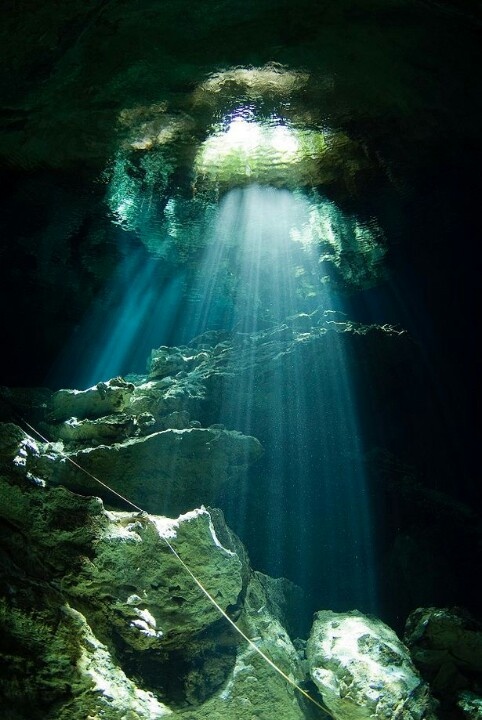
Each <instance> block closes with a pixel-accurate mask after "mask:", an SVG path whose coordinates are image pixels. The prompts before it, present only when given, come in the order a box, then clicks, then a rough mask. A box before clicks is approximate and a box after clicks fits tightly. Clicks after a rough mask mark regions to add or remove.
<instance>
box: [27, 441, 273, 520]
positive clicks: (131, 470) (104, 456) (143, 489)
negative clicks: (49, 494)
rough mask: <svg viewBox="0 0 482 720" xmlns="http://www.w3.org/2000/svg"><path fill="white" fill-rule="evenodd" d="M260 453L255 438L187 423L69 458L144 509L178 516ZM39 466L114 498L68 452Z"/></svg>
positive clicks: (55, 477) (82, 489)
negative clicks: (192, 425)
mask: <svg viewBox="0 0 482 720" xmlns="http://www.w3.org/2000/svg"><path fill="white" fill-rule="evenodd" d="M261 454H262V448H261V445H260V443H259V442H258V440H256V439H255V438H254V437H249V436H246V435H242V434H241V433H238V432H235V431H227V430H210V429H203V428H189V429H184V430H164V431H161V432H157V433H153V434H151V435H147V436H145V437H141V438H130V439H127V440H125V441H124V442H122V443H115V444H113V445H101V446H99V447H95V448H88V449H86V450H80V451H79V452H74V453H70V454H69V457H71V458H72V460H73V461H75V463H77V464H78V465H80V466H81V467H82V468H84V470H86V471H87V472H89V473H91V474H93V475H95V476H96V477H98V478H100V479H101V480H102V482H103V483H106V484H107V485H109V486H111V487H112V488H113V489H114V490H115V491H117V492H118V493H121V494H122V495H124V496H125V497H127V498H129V500H131V501H132V502H134V503H136V504H137V505H140V506H141V507H142V508H145V509H147V510H149V511H150V512H160V513H167V514H169V515H177V514H179V513H180V512H184V511H186V510H190V509H193V508H195V507H197V506H198V505H200V504H202V503H212V502H214V500H215V497H216V493H217V492H218V491H219V489H220V488H221V487H222V485H223V484H224V483H225V482H227V480H228V479H229V478H230V477H232V476H233V475H235V474H236V472H237V471H238V470H239V469H240V468H243V467H245V466H247V465H249V464H250V463H252V462H254V461H255V460H256V459H257V458H259V457H260V456H261ZM35 469H36V471H37V472H40V473H44V476H45V477H46V479H48V480H49V481H50V482H52V483H55V484H62V485H65V486H66V487H69V488H71V489H73V490H75V491H76V492H79V493H82V494H84V495H85V494H92V495H100V496H101V497H105V498H107V499H108V500H109V501H110V502H112V501H113V499H114V498H113V496H112V494H111V493H109V492H108V491H107V490H106V489H105V488H104V487H102V486H101V485H100V484H99V483H97V482H95V480H93V479H92V478H89V476H87V475H86V474H85V473H84V472H82V471H80V470H79V469H78V467H77V466H76V465H73V464H72V463H69V462H68V461H66V459H65V456H64V455H58V456H57V457H56V458H55V459H54V460H53V461H52V460H51V459H50V458H47V459H43V460H42V461H39V463H38V464H37V465H36V468H35Z"/></svg>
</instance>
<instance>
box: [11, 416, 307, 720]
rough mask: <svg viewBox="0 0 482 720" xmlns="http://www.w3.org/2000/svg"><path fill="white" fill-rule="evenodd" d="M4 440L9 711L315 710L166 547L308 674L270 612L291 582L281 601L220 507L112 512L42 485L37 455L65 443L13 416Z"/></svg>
mask: <svg viewBox="0 0 482 720" xmlns="http://www.w3.org/2000/svg"><path fill="white" fill-rule="evenodd" d="M0 448H1V449H2V452H1V474H0V518H1V525H0V527H1V529H2V533H3V534H2V539H3V545H4V550H5V552H3V553H2V554H0V570H1V572H0V597H1V601H0V619H1V621H2V627H3V628H4V630H3V632H2V636H1V637H0V661H1V662H2V663H4V664H5V665H7V666H8V667H9V673H8V675H6V676H5V677H2V678H0V706H1V710H2V717H5V719H6V720H26V718H29V720H85V718H89V717H90V718H100V717H102V718H104V719H105V720H126V719H127V718H128V719H129V720H156V719H157V718H161V717H164V716H173V717H180V718H183V719H184V720H188V719H189V720H251V718H252V717H253V716H255V717H262V718H263V720H279V718H283V720H303V718H305V717H311V716H310V715H309V714H308V715H307V714H306V712H305V710H304V709H303V703H302V702H301V701H300V699H299V697H298V696H297V692H296V691H295V690H294V689H293V687H292V686H291V685H290V684H289V683H287V682H286V680H285V679H283V678H282V677H281V676H280V675H278V674H277V673H276V672H275V671H274V670H273V668H272V667H271V666H270V665H269V664H267V663H266V662H265V661H264V660H263V659H262V658H261V657H260V656H259V654H258V653H257V652H256V651H255V649H254V648H253V647H252V646H250V645H248V644H246V642H245V641H244V640H243V639H242V638H241V637H240V636H239V635H238V634H237V633H236V632H235V630H234V628H233V627H232V626H231V625H230V624H228V622H227V621H226V620H225V619H223V618H222V617H221V615H220V613H219V611H218V609H216V608H215V607H214V606H213V604H212V603H211V602H210V601H209V600H208V598H207V597H206V595H205V594H204V593H203V592H202V590H201V589H200V587H199V586H198V585H197V584H196V582H195V581H194V580H193V577H192V576H191V575H190V574H189V572H187V570H186V567H185V566H183V564H182V563H181V562H180V560H179V559H178V558H176V556H175V555H174V554H173V553H172V551H171V550H170V548H169V546H168V544H167V542H169V543H170V544H171V545H172V547H173V548H174V549H175V551H176V553H178V554H179V557H180V558H182V560H183V561H184V562H185V563H186V565H187V567H189V569H190V570H191V572H193V573H194V574H195V576H196V577H197V578H199V580H200V582H201V583H202V584H203V586H204V587H205V588H206V589H207V590H208V591H209V592H210V593H211V595H212V596H213V597H214V598H215V600H216V603H217V604H218V605H219V606H220V607H221V608H222V609H223V610H225V611H226V612H227V613H228V615H229V616H231V617H232V618H233V620H234V621H236V622H237V624H238V626H239V627H240V628H241V629H242V630H243V632H245V633H246V635H247V636H248V637H250V638H252V640H253V642H254V643H255V644H256V646H258V647H259V648H260V649H261V650H262V651H263V652H265V653H266V654H267V655H268V657H270V658H271V659H272V660H273V662H275V663H276V664H277V665H279V667H280V668H281V669H282V670H283V672H285V673H286V674H287V675H288V676H289V677H291V678H293V680H294V681H295V682H303V679H304V676H303V667H302V664H301V663H300V660H299V657H298V654H297V652H296V650H295V648H294V646H293V644H292V643H291V641H290V639H289V636H288V634H287V633H286V630H285V629H284V627H283V625H282V623H281V622H280V620H279V619H278V618H277V617H276V616H275V615H274V614H273V612H272V610H271V608H278V609H279V608H280V606H281V604H282V598H281V596H282V595H283V593H282V592H281V590H282V582H281V581H276V582H275V581H273V584H274V586H276V587H277V588H278V589H277V593H276V597H273V598H272V599H271V598H270V597H269V593H270V582H269V581H268V580H267V579H266V578H265V577H264V576H261V575H260V574H258V573H253V572H252V570H251V568H250V566H249V561H248V558H247V555H246V551H245V550H244V548H243V546H242V544H241V542H240V541H239V540H238V539H237V538H236V536H235V535H234V534H233V533H232V532H231V531H230V530H229V528H228V527H227V526H226V524H225V522H224V519H223V515H222V513H221V512H220V511H219V510H215V509H210V510H206V509H204V508H198V509H196V510H194V511H192V512H190V513H187V514H185V515H183V516H181V517H179V518H178V519H177V520H172V519H168V518H165V517H159V516H153V515H145V514H139V513H126V512H106V511H105V510H104V508H103V505H102V502H101V501H100V500H99V499H98V498H92V497H83V496H81V495H75V494H74V493H72V492H71V491H69V490H68V489H66V488H64V487H50V486H48V485H45V484H41V483H36V482H32V481H31V479H30V477H29V473H30V471H29V470H28V469H27V468H28V466H29V464H31V463H34V462H36V461H38V458H39V457H41V456H42V453H45V452H51V451H52V449H51V448H50V449H49V448H46V447H42V446H41V445H36V444H35V443H33V441H32V440H31V439H30V438H29V437H28V436H27V435H26V434H25V433H23V432H22V431H21V430H19V429H18V428H17V427H16V426H14V425H11V424H10V425H9V424H7V425H0ZM22 449H24V451H25V452H24V454H20V450H22ZM18 457H20V459H21V462H20V463H16V459H17V458H18ZM166 541H167V542H166Z"/></svg>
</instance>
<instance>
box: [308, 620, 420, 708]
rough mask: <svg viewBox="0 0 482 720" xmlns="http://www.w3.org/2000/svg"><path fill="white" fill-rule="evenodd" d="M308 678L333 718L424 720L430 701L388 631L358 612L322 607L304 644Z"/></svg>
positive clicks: (406, 656) (402, 649) (403, 651)
mask: <svg viewBox="0 0 482 720" xmlns="http://www.w3.org/2000/svg"><path fill="white" fill-rule="evenodd" d="M306 654H307V659H308V663H309V668H310V674H311V677H312V679H313V681H314V683H315V684H316V686H317V687H318V689H319V691H320V693H321V694H322V696H323V701H324V703H325V705H326V706H327V708H328V710H329V711H330V713H331V714H332V716H333V718H335V720H374V719H375V718H376V720H428V719H429V718H430V719H433V718H434V715H433V701H432V700H431V697H430V694H429V689H428V686H427V685H426V684H425V683H424V682H423V680H422V679H421V677H420V675H419V674H418V672H417V670H416V669H415V667H414V666H413V663H412V661H411V659H410V654H409V652H408V650H407V648H406V647H405V646H404V645H403V644H402V643H401V642H400V640H399V639H398V638H397V636H396V634H395V633H394V631H393V630H391V629H390V628H389V627H388V626H387V625H385V624H384V623H382V622H381V620H377V619H376V618H374V617H369V616H366V615H363V614H362V613H360V612H358V611H357V610H353V611H352V612H347V613H335V612H332V611H331V610H323V611H321V612H318V613H317V614H316V616H315V621H314V624H313V628H312V631H311V635H310V638H309V640H308V644H307V648H306Z"/></svg>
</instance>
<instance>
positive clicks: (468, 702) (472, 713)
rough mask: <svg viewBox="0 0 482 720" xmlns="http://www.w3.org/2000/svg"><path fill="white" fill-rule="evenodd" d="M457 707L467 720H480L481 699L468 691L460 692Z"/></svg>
mask: <svg viewBox="0 0 482 720" xmlns="http://www.w3.org/2000/svg"><path fill="white" fill-rule="evenodd" d="M457 706H458V707H459V708H460V710H461V711H462V713H463V716H464V718H467V720H482V697H480V696H478V695H475V694H474V693H472V692H469V691H464V692H461V693H460V695H459V699H458V702H457Z"/></svg>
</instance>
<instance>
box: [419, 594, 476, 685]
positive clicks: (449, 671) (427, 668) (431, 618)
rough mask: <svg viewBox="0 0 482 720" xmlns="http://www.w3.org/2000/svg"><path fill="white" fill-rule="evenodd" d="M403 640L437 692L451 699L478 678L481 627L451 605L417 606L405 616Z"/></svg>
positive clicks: (465, 613)
mask: <svg viewBox="0 0 482 720" xmlns="http://www.w3.org/2000/svg"><path fill="white" fill-rule="evenodd" d="M405 642H406V643H407V646H408V647H409V648H410V652H411V654H412V657H413V659H414V662H415V664H416V665H417V667H418V668H419V669H420V672H421V673H422V675H423V676H424V677H425V679H426V680H428V681H429V682H430V684H431V687H432V689H433V691H434V692H435V693H436V694H437V695H441V696H445V697H448V698H453V697H454V696H455V695H456V693H457V692H458V691H460V690H464V689H469V690H470V689H473V688H472V683H473V678H477V677H478V678H479V679H480V678H481V677H482V626H481V624H480V623H479V622H477V621H476V620H474V619H473V618H472V617H471V616H470V615H469V614H468V613H467V612H464V611H463V610H461V609H457V608H453V609H448V608H418V609H417V610H415V611H414V612H413V613H411V615H410V616H409V618H408V620H407V623H406V627H405Z"/></svg>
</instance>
